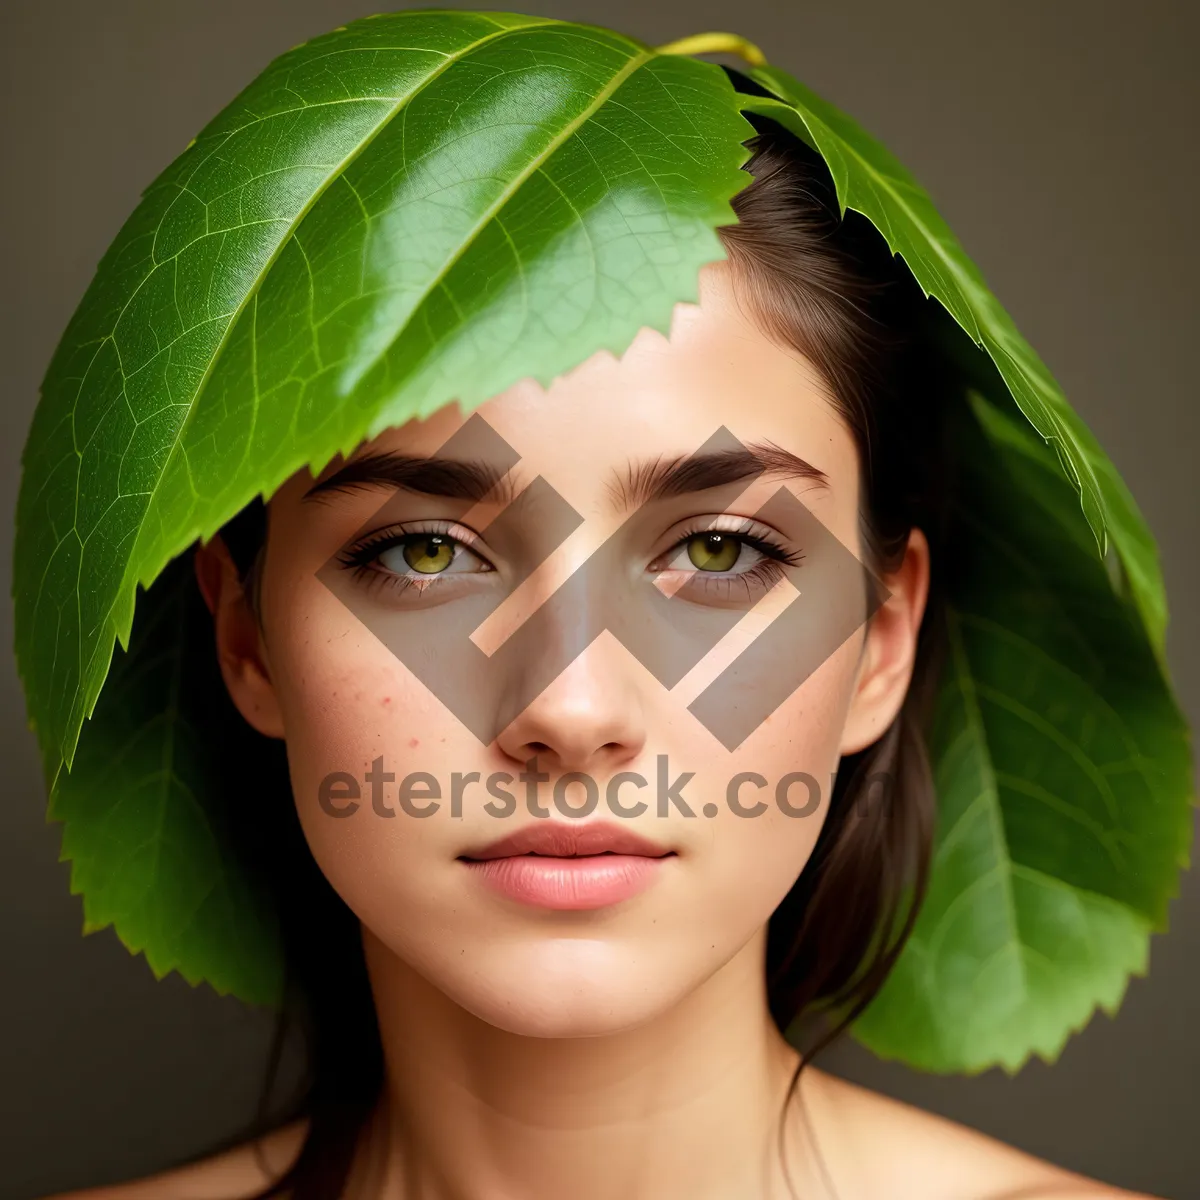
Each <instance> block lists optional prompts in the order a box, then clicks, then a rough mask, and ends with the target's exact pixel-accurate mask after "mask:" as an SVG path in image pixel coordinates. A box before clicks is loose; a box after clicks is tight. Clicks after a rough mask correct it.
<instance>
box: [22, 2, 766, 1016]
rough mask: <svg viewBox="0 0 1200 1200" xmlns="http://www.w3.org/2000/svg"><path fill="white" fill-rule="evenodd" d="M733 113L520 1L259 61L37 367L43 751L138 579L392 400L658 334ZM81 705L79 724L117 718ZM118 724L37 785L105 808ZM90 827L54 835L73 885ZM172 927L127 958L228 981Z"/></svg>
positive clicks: (359, 434) (503, 380)
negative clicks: (262, 64)
mask: <svg viewBox="0 0 1200 1200" xmlns="http://www.w3.org/2000/svg"><path fill="white" fill-rule="evenodd" d="M751 132H752V130H751V127H750V125H749V123H748V122H747V121H746V120H745V118H744V117H742V116H741V115H740V113H739V110H738V99H737V96H736V95H735V93H734V91H733V88H732V85H731V84H730V82H729V79H728V77H727V76H726V74H725V73H724V72H723V71H721V70H720V68H718V67H716V66H714V65H712V64H708V63H702V62H698V61H695V60H693V59H689V58H681V57H677V56H669V55H668V56H664V55H658V54H656V53H655V52H654V51H653V50H651V49H650V48H649V47H646V46H644V45H641V44H640V43H637V42H635V41H633V40H631V39H629V38H626V37H622V36H620V35H618V34H615V33H611V32H608V31H605V30H600V29H594V28H590V27H586V26H579V25H570V24H565V23H560V22H554V21H546V20H540V19H536V18H531V17H523V16H516V15H507V14H500V13H482V14H481V13H453V12H428V11H426V12H410V13H401V14H396V15H388V16H381V17H378V18H369V19H366V20H363V21H359V22H356V23H354V24H353V25H351V26H349V27H347V28H344V29H342V30H338V31H335V32H334V33H331V34H329V35H327V36H325V37H322V38H318V39H316V40H315V41H312V42H310V43H308V44H306V45H303V46H300V47H298V48H296V49H295V50H292V51H291V52H289V53H288V54H285V55H283V56H282V57H281V58H280V59H278V60H277V61H276V62H274V63H273V64H272V65H271V66H270V67H269V68H268V69H267V70H266V71H265V72H264V74H263V75H261V76H260V77H259V78H258V79H257V80H255V81H254V83H252V84H251V85H250V86H249V87H248V88H247V89H246V90H245V91H244V92H242V94H241V95H240V96H238V97H237V99H235V100H234V101H233V103H232V104H230V105H229V106H228V107H227V108H226V109H225V110H224V111H223V112H222V113H221V114H220V115H219V116H217V117H216V119H215V120H213V121H212V122H211V124H209V125H208V126H207V127H206V128H205V129H204V130H203V131H202V132H201V134H200V135H199V137H197V138H196V140H195V141H194V142H193V143H192V144H191V145H190V146H189V147H188V148H187V150H186V151H185V152H184V154H183V155H182V156H181V157H180V158H179V159H177V160H176V161H175V162H174V163H173V164H172V165H171V166H170V167H168V168H167V170H166V171H165V172H164V173H163V174H162V175H161V176H160V178H159V179H158V180H156V181H155V182H154V183H153V184H152V185H151V186H150V188H149V189H148V190H147V191H146V193H145V195H144V197H143V199H142V202H141V203H140V205H139V206H138V208H137V209H136V211H135V212H134V213H133V215H132V216H131V217H130V219H129V220H128V222H127V223H126V224H125V226H124V228H123V229H122V230H121V232H120V234H119V235H118V237H117V239H116V241H115V242H114V244H113V246H112V247H111V248H110V250H109V251H108V252H107V254H106V255H105V256H104V258H103V260H102V261H101V263H100V266H99V269H98V271H97V274H96V277H95V279H94V281H93V282H92V284H91V286H90V287H89V289H88V291H87V293H86V295H85V296H84V298H83V301H82V302H81V304H80V306H79V308H78V310H77V312H76V314H75V316H74V318H73V319H72V321H71V323H70V325H69V327H68V329H67V331H66V333H65V335H64V337H63V340H62V342H61V344H60V346H59V348H58V350H57V352H56V354H55V356H54V359H53V361H52V363H51V366H50V368H49V371H48V374H47V377H46V380H45V383H44V386H43V392H42V399H41V403H40V405H39V407H38V409H37V413H36V415H35V418H34V422H33V427H32V430H31V433H30V437H29V441H28V444H27V446H26V450H25V456H24V476H23V480H22V488H21V492H20V499H19V504H18V514H17V543H16V551H15V572H14V576H15V583H14V597H15V603H16V628H17V658H18V665H19V669H20V673H21V677H22V679H23V681H24V684H25V688H26V694H27V698H28V704H29V711H30V715H31V722H32V724H33V726H34V728H35V729H36V731H37V734H38V737H39V741H40V745H41V749H42V754H43V758H44V764H45V770H46V773H47V777H48V778H49V779H50V780H51V781H55V780H57V779H58V778H59V772H60V768H62V767H64V766H66V767H69V766H70V764H71V759H72V755H73V753H74V751H75V747H76V740H77V737H78V735H79V732H80V728H81V724H82V722H83V721H84V719H85V718H86V717H88V716H90V715H92V712H93V709H94V706H95V705H96V702H97V698H98V697H99V695H100V689H101V686H102V684H103V682H104V679H105V676H106V673H107V671H108V668H109V664H110V659H111V656H112V653H113V648H114V643H115V642H116V641H118V640H119V641H120V642H121V644H122V645H123V646H125V645H128V640H129V635H130V628H131V623H132V619H133V611H134V597H135V592H136V589H137V587H138V585H139V584H140V585H142V586H149V585H150V584H151V583H152V582H153V580H154V579H155V578H156V577H157V576H158V575H159V573H160V572H161V571H162V569H163V568H164V566H165V565H166V564H167V562H168V561H169V560H170V559H171V558H172V557H174V556H175V555H178V554H179V553H180V552H181V551H183V550H184V549H185V548H186V547H188V546H189V545H190V544H191V543H192V542H193V541H195V539H196V538H197V537H206V536H209V535H211V534H212V533H213V532H214V531H215V530H217V529H218V528H219V527H220V526H221V525H222V524H223V523H224V522H225V521H226V520H228V519H229V518H230V517H232V516H233V515H234V514H235V513H236V512H237V511H238V510H239V509H241V508H242V507H243V506H244V505H245V504H246V503H247V502H248V501H249V500H251V499H252V498H253V497H254V496H255V495H257V494H259V493H264V494H269V493H270V492H271V491H272V490H273V489H274V488H275V487H277V486H278V485H279V484H280V483H281V482H282V481H283V480H284V479H286V478H287V477H288V476H289V475H291V474H292V473H294V472H295V471H297V470H298V469H300V468H302V467H304V466H306V465H307V466H311V467H312V468H314V469H319V468H320V467H322V466H323V465H324V464H325V463H326V462H328V461H329V460H330V459H331V458H332V457H333V456H334V455H335V454H337V453H339V452H347V451H349V450H351V449H353V447H354V446H355V445H357V444H358V443H359V442H360V441H361V440H362V439H363V438H365V437H369V436H371V435H372V434H373V433H375V432H377V431H379V430H380V429H382V428H385V427H387V426H390V425H394V424H397V423H400V422H401V421H403V420H404V419H405V418H407V417H409V416H411V415H414V414H420V413H428V412H430V411H432V410H434V409H436V408H438V407H440V406H441V405H443V404H445V403H447V402H449V401H451V400H454V399H458V400H459V401H460V402H461V403H462V404H463V405H464V406H467V407H469V406H471V405H473V404H476V403H478V402H481V401H482V400H484V399H486V398H487V397H488V396H490V395H493V394H495V393H497V392H498V391H501V390H503V389H504V388H505V387H507V386H509V385H510V384H512V383H513V382H515V381H516V380H518V379H520V378H522V377H524V376H533V377H535V378H538V379H540V380H543V381H546V382H548V381H549V380H550V379H551V378H552V377H554V376H555V375H557V374H560V373H562V372H563V371H566V370H568V369H570V368H571V367H573V366H575V365H576V364H578V363H579V362H580V361H582V360H583V359H585V358H587V357H588V356H589V355H590V354H592V353H593V352H595V351H596V350H598V349H601V348H608V349H611V350H613V351H617V352H619V351H621V350H623V349H624V348H625V347H626V346H627V345H628V343H629V342H630V340H631V339H632V338H633V336H634V335H635V334H636V332H637V331H638V329H640V328H642V327H643V326H650V327H653V328H656V329H660V330H663V331H666V330H667V329H669V326H670V319H671V313H672V310H673V307H674V305H675V304H676V303H677V302H679V301H683V300H695V299H696V298H697V295H698V291H697V287H698V282H697V281H698V276H699V269H700V267H701V266H702V265H703V264H704V263H706V262H709V261H712V260H715V259H719V258H722V257H724V252H723V249H722V247H721V243H720V240H719V238H718V236H717V234H716V232H715V229H716V227H717V226H719V225H722V224H726V223H728V222H729V221H731V220H732V219H733V214H732V209H731V207H730V204H729V200H730V198H731V197H732V196H733V195H734V193H736V192H737V191H738V190H740V188H741V187H742V186H743V185H744V183H745V178H746V177H745V175H744V173H742V172H741V171H740V170H739V167H740V165H741V164H742V163H743V162H744V161H745V158H746V154H747V152H746V150H745V148H744V146H743V145H742V142H743V141H744V139H745V138H746V137H747V136H749V134H750V133H751ZM96 715H97V720H94V721H93V722H91V728H90V730H89V732H90V734H91V736H93V737H95V738H97V739H107V738H110V737H121V736H122V734H123V732H124V731H123V730H122V728H121V723H120V719H119V714H116V715H115V716H116V723H115V725H114V724H113V722H112V721H111V720H109V715H108V714H107V713H98V714H96ZM139 745H141V746H142V747H143V749H144V751H145V757H146V760H147V761H145V762H141V761H138V759H137V756H136V755H134V756H133V757H127V758H126V759H125V760H123V761H124V763H125V768H126V774H124V775H123V774H120V773H117V772H115V771H108V772H103V773H101V774H98V775H92V774H90V770H89V774H88V777H87V779H86V780H83V779H78V780H77V781H76V783H75V784H74V785H73V786H71V787H69V788H65V789H64V788H61V787H60V786H59V784H57V783H56V784H54V787H55V788H56V797H55V805H54V811H55V812H56V813H57V814H59V815H61V816H64V817H65V818H66V819H67V820H68V822H69V821H70V820H71V816H72V813H73V811H74V810H73V808H72V801H71V799H70V797H69V796H68V795H67V793H68V792H69V793H71V795H73V796H75V797H76V798H78V797H79V796H81V794H82V792H83V791H84V789H85V788H91V789H93V790H94V791H95V792H96V793H97V794H96V796H95V797H94V799H93V800H92V801H91V802H90V803H92V804H94V805H103V804H104V803H106V802H107V803H109V804H112V805H118V804H122V803H124V796H125V793H126V791H127V789H128V788H129V787H130V786H133V784H134V782H135V781H136V780H137V779H138V778H140V777H141V775H142V774H144V773H145V772H146V771H147V770H149V769H150V767H151V765H152V763H153V762H154V761H155V760H156V759H157V758H158V751H157V750H156V749H154V748H152V747H151V745H150V743H149V741H148V740H143V741H142V742H141V743H139ZM131 753H132V752H131ZM96 761H99V760H98V759H95V758H92V757H89V759H88V763H89V768H90V764H91V763H93V762H96ZM64 782H65V781H64ZM59 792H61V793H62V794H58V793H59ZM172 794H173V795H176V796H183V795H184V794H185V791H184V787H183V785H182V784H181V785H180V787H178V788H176V789H175V790H174V792H173V793H172ZM143 835H144V836H154V833H153V830H152V829H151V830H148V831H144V834H143ZM143 835H139V834H137V833H136V832H135V831H134V830H133V829H132V827H122V836H123V837H126V838H129V839H136V838H137V837H138V836H143ZM110 848H111V847H110ZM100 849H101V847H99V846H97V847H95V849H94V851H88V850H86V849H85V846H84V843H83V842H82V841H81V839H80V838H77V837H74V836H72V837H69V838H68V839H67V852H68V853H71V854H72V855H74V856H75V862H76V868H75V879H74V886H75V887H76V888H80V887H82V886H83V884H82V882H81V879H82V877H83V876H84V875H86V874H87V868H86V867H85V866H84V865H83V858H84V857H86V854H87V853H89V852H95V853H97V854H98V853H99V852H100ZM155 861H157V860H156V859H153V857H152V858H151V860H145V859H143V858H141V857H138V856H136V855H134V854H133V853H132V849H131V852H130V854H129V855H127V856H125V857H124V858H122V859H121V870H122V871H124V872H126V873H127V874H129V876H130V878H129V879H128V880H127V881H126V883H125V885H124V887H123V889H122V893H121V897H120V898H119V899H118V898H117V897H116V896H115V894H113V893H112V891H111V889H109V890H106V891H102V892H100V893H96V892H92V893H89V898H88V921H89V924H90V925H92V926H100V925H103V924H106V923H108V922H114V923H115V924H116V927H117V930H118V932H119V933H121V934H122V936H124V931H125V930H126V929H134V928H141V925H139V918H138V916H137V915H136V914H135V912H134V911H133V909H132V908H131V904H132V900H131V897H133V896H134V895H142V896H144V897H145V898H146V899H145V902H146V903H150V902H151V898H152V896H153V886H154V878H155V877H152V865H150V864H152V863H153V862H155ZM213 869H214V870H216V867H215V865H214V868H213ZM139 873H140V874H139ZM101 874H103V871H102V869H101V868H100V866H99V865H97V867H96V868H95V870H94V871H93V872H92V873H91V877H93V878H95V877H98V876H99V875H101ZM212 886H213V887H214V888H216V889H218V890H219V889H221V888H223V887H224V886H225V884H224V882H223V881H222V880H220V879H217V878H214V879H213V880H212ZM210 907H211V911H213V912H216V911H217V910H218V908H219V907H220V906H217V905H216V904H215V901H214V904H213V906H210ZM221 919H223V918H221ZM190 928H191V933H192V936H191V939H190V940H189V941H182V942H177V943H175V944H174V950H173V951H172V952H171V953H168V952H166V951H165V950H164V951H163V952H162V953H160V954H158V955H157V956H153V955H152V956H151V962H152V965H156V969H158V968H159V967H161V968H164V969H165V968H169V967H170V966H172V965H179V964H183V963H187V964H188V965H187V967H186V969H185V974H188V975H189V976H195V975H205V976H211V977H219V978H222V979H226V980H228V981H229V983H228V986H230V987H233V988H237V987H238V986H239V983H238V979H237V978H236V976H235V975H234V974H231V972H230V970H228V969H227V967H226V965H225V964H220V963H218V962H216V961H215V960H214V958H213V956H214V955H218V954H219V950H218V947H219V938H217V937H216V936H210V933H211V931H205V930H202V929H201V928H200V925H199V917H198V918H197V922H195V923H193V925H192V926H191V927H190ZM139 938H140V934H139V935H135V940H138V939H139ZM254 990H255V992H256V994H257V993H258V992H260V991H261V988H258V987H257V985H256V986H255V989H254Z"/></svg>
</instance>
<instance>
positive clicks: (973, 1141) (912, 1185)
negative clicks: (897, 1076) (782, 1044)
mask: <svg viewBox="0 0 1200 1200" xmlns="http://www.w3.org/2000/svg"><path fill="white" fill-rule="evenodd" d="M804 1076H805V1078H804V1082H803V1085H802V1095H803V1096H804V1098H805V1105H806V1109H807V1111H808V1113H809V1115H810V1121H811V1126H812V1130H813V1133H814V1135H815V1138H816V1141H817V1144H818V1146H819V1148H820V1152H821V1156H822V1158H823V1159H824V1160H825V1163H826V1166H827V1168H828V1172H829V1175H830V1177H831V1178H832V1179H833V1180H834V1181H836V1183H837V1186H838V1193H839V1196H840V1198H841V1200H876V1198H877V1197H887V1200H1154V1198H1152V1197H1149V1196H1146V1195H1143V1194H1141V1193H1136V1194H1135V1193H1133V1192H1127V1191H1123V1190H1122V1189H1120V1188H1114V1187H1110V1186H1108V1185H1106V1184H1103V1183H1100V1182H1098V1181H1097V1180H1094V1179H1087V1178H1086V1177H1084V1176H1082V1175H1078V1174H1076V1173H1075V1172H1073V1171H1067V1170H1064V1169H1063V1168H1062V1167H1057V1166H1055V1165H1054V1164H1052V1163H1049V1162H1046V1161H1045V1160H1043V1159H1040V1158H1035V1157H1034V1156H1033V1155H1031V1154H1026V1153H1025V1152H1024V1151H1022V1150H1018V1149H1016V1148H1014V1147H1012V1146H1008V1145H1005V1144H1004V1143H1003V1142H1000V1141H997V1140H996V1139H995V1138H992V1137H989V1136H987V1135H986V1134H983V1133H980V1132H979V1131H978V1130H975V1129H970V1128H968V1127H967V1126H965V1125H959V1124H958V1123H956V1122H954V1121H949V1120H946V1119H945V1118H944V1117H940V1116H936V1115H935V1114H933V1113H928V1112H924V1111H923V1110H921V1109H919V1108H914V1107H913V1106H912V1105H910V1104H904V1103H902V1102H901V1101H898V1100H893V1099H891V1098H890V1097H888V1096H884V1095H881V1094H880V1093H878V1092H873V1091H870V1090H868V1089H867V1088H862V1087H859V1086H857V1085H856V1084H852V1083H848V1082H847V1081H845V1080H843V1079H838V1078H837V1077H836V1076H833V1075H829V1074H827V1073H826V1072H824V1071H818V1070H816V1069H815V1068H812V1069H810V1070H809V1071H805V1073H804Z"/></svg>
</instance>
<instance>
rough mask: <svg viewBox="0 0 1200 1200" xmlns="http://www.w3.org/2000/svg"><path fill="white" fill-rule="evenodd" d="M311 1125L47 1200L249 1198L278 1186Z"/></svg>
mask: <svg viewBox="0 0 1200 1200" xmlns="http://www.w3.org/2000/svg"><path fill="white" fill-rule="evenodd" d="M307 1129H308V1121H307V1120H306V1119H305V1120H300V1121H294V1122H292V1123H291V1124H290V1125H284V1126H283V1127H281V1128H280V1129H276V1130H274V1131H273V1132H271V1133H269V1134H267V1135H266V1136H264V1137H262V1138H259V1139H257V1140H256V1141H252V1142H247V1143H245V1144H244V1145H242V1146H236V1147H234V1148H233V1149H232V1150H226V1151H223V1152H222V1153H220V1154H214V1155H212V1156H211V1157H209V1158H204V1159H201V1160H199V1161H198V1162H193V1163H188V1164H187V1165H186V1166H183V1167H176V1168H174V1169H173V1170H170V1171H161V1172H159V1173H158V1174H156V1175H150V1176H147V1177H146V1178H145V1179H137V1180H133V1181H131V1182H129V1183H117V1184H112V1185H110V1186H108V1187H98V1188H85V1189H83V1190H82V1191H77V1192H63V1193H59V1194H58V1195H55V1196H48V1197H46V1200H245V1198H246V1197H248V1196H253V1195H254V1194H255V1193H256V1192H258V1191H261V1190H262V1189H263V1188H266V1187H267V1186H269V1185H270V1184H272V1183H274V1181H275V1180H276V1179H278V1178H279V1176H280V1175H282V1174H283V1172H284V1171H286V1170H287V1168H288V1167H290V1166H291V1164H292V1163H293V1162H294V1161H295V1159H296V1156H297V1155H298V1154H299V1153H300V1147H301V1145H302V1144H303V1142H304V1134H305V1132H306V1131H307Z"/></svg>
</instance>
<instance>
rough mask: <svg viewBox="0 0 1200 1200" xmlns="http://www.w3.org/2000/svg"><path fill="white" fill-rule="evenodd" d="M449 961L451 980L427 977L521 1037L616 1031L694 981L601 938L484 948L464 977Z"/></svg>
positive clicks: (645, 1017) (657, 1010)
mask: <svg viewBox="0 0 1200 1200" xmlns="http://www.w3.org/2000/svg"><path fill="white" fill-rule="evenodd" d="M489 959H490V960H491V961H488V960H489ZM460 961H461V960H460ZM455 965H456V966H457V967H458V970H456V971H455V972H454V975H455V978H441V979H439V978H437V976H436V975H435V976H434V977H433V979H432V982H433V983H434V984H435V985H436V986H438V987H439V988H440V990H441V991H443V992H444V993H445V994H446V995H447V996H448V997H449V998H450V999H451V1000H452V1001H454V1002H455V1003H456V1004H458V1005H460V1006H461V1007H462V1008H464V1009H466V1010H467V1011H468V1012H470V1013H472V1014H473V1015H474V1016H476V1017H478V1018H479V1019H480V1020H481V1021H486V1022H487V1023H488V1024H489V1025H492V1026H495V1027H496V1028H497V1029H502V1030H504V1031H505V1032H507V1033H512V1034H517V1035H519V1036H522V1037H541V1038H583V1037H604V1036H607V1035H611V1034H617V1033H622V1032H625V1031H627V1030H630V1029H635V1028H637V1027H638V1026H640V1025H644V1024H646V1023H647V1022H650V1021H652V1020H654V1019H655V1018H656V1017H658V1016H660V1015H662V1014H663V1013H664V1012H667V1011H669V1010H670V1009H671V1008H672V1007H673V1006H675V1005H676V1004H678V1003H679V1002H680V1000H681V999H682V998H683V997H684V996H685V995H686V994H687V993H688V991H689V989H690V988H691V987H694V986H695V981H694V980H692V979H690V978H688V979H682V978H681V979H678V980H674V979H673V978H672V975H671V973H670V972H664V971H663V970H662V965H663V964H662V963H661V962H660V961H655V959H654V958H653V956H648V955H647V956H642V955H635V954H633V953H631V952H630V951H629V950H628V948H625V950H624V952H620V951H618V950H617V948H616V947H611V946H606V945H605V944H604V943H602V942H578V941H573V940H565V939H564V940H556V941H554V942H552V943H549V944H547V945H544V946H541V947H537V948H536V949H534V948H530V949H529V951H528V952H527V953H525V954H517V953H514V952H513V950H512V948H511V947H510V948H508V951H507V953H504V954H500V953H496V954H492V953H488V952H486V951H485V952H483V961H482V962H480V963H478V964H476V970H475V971H473V972H472V973H471V974H470V975H465V974H464V973H463V972H462V966H461V965H459V964H455ZM462 965H466V964H465V963H463V964H462ZM672 984H674V985H675V986H672Z"/></svg>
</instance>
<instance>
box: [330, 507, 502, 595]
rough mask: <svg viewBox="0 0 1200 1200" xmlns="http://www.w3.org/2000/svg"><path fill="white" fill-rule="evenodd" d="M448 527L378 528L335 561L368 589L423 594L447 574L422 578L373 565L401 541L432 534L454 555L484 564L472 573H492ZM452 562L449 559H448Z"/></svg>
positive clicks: (479, 557) (435, 525)
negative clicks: (461, 554)
mask: <svg viewBox="0 0 1200 1200" xmlns="http://www.w3.org/2000/svg"><path fill="white" fill-rule="evenodd" d="M450 529H451V526H450V525H448V524H447V523H445V522H436V521H435V522H430V523H429V525H428V527H427V528H421V529H411V528H403V527H401V526H391V527H390V528H388V529H379V530H376V531H375V532H374V533H371V534H368V535H367V536H366V537H365V538H363V540H362V541H361V542H356V543H355V544H354V545H353V546H349V547H347V548H346V549H345V550H343V551H342V553H341V554H339V555H338V562H339V563H341V565H342V566H343V567H345V568H346V569H347V570H348V571H350V572H351V574H352V575H353V576H354V578H355V579H358V580H360V581H362V582H364V583H365V584H367V585H368V586H369V587H388V588H392V589H395V590H396V591H406V590H407V589H409V588H415V589H416V590H417V591H418V592H424V591H426V590H427V589H429V588H430V587H433V586H434V585H435V584H436V583H437V581H438V580H439V579H441V578H442V577H443V576H444V575H445V574H446V573H447V572H445V571H441V572H437V573H431V574H429V575H427V576H425V577H424V578H420V577H419V575H417V574H413V575H401V574H399V573H398V572H396V571H390V570H388V569H387V568H386V567H379V566H376V565H375V564H376V563H377V562H378V560H379V557H380V555H382V554H385V553H386V552H387V551H388V550H393V549H395V548H396V547H397V546H403V545H404V544H405V542H407V541H409V540H411V539H413V538H420V537H433V536H434V535H437V536H440V537H444V538H445V539H446V540H447V541H448V542H450V543H451V544H452V545H453V546H454V548H455V551H456V553H457V551H458V550H460V549H461V550H465V551H467V553H469V554H473V555H474V556H475V557H476V558H477V559H479V561H480V562H482V563H483V564H484V569H483V570H482V571H479V572H473V573H474V574H486V573H488V572H491V571H494V570H495V567H493V566H492V565H491V563H489V562H488V561H487V559H485V558H484V557H483V555H482V554H480V553H479V551H478V550H476V549H474V547H472V546H471V545H470V544H469V542H468V541H467V539H466V538H462V537H458V536H456V535H455V534H453V533H451V532H450ZM451 561H453V560H451Z"/></svg>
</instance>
